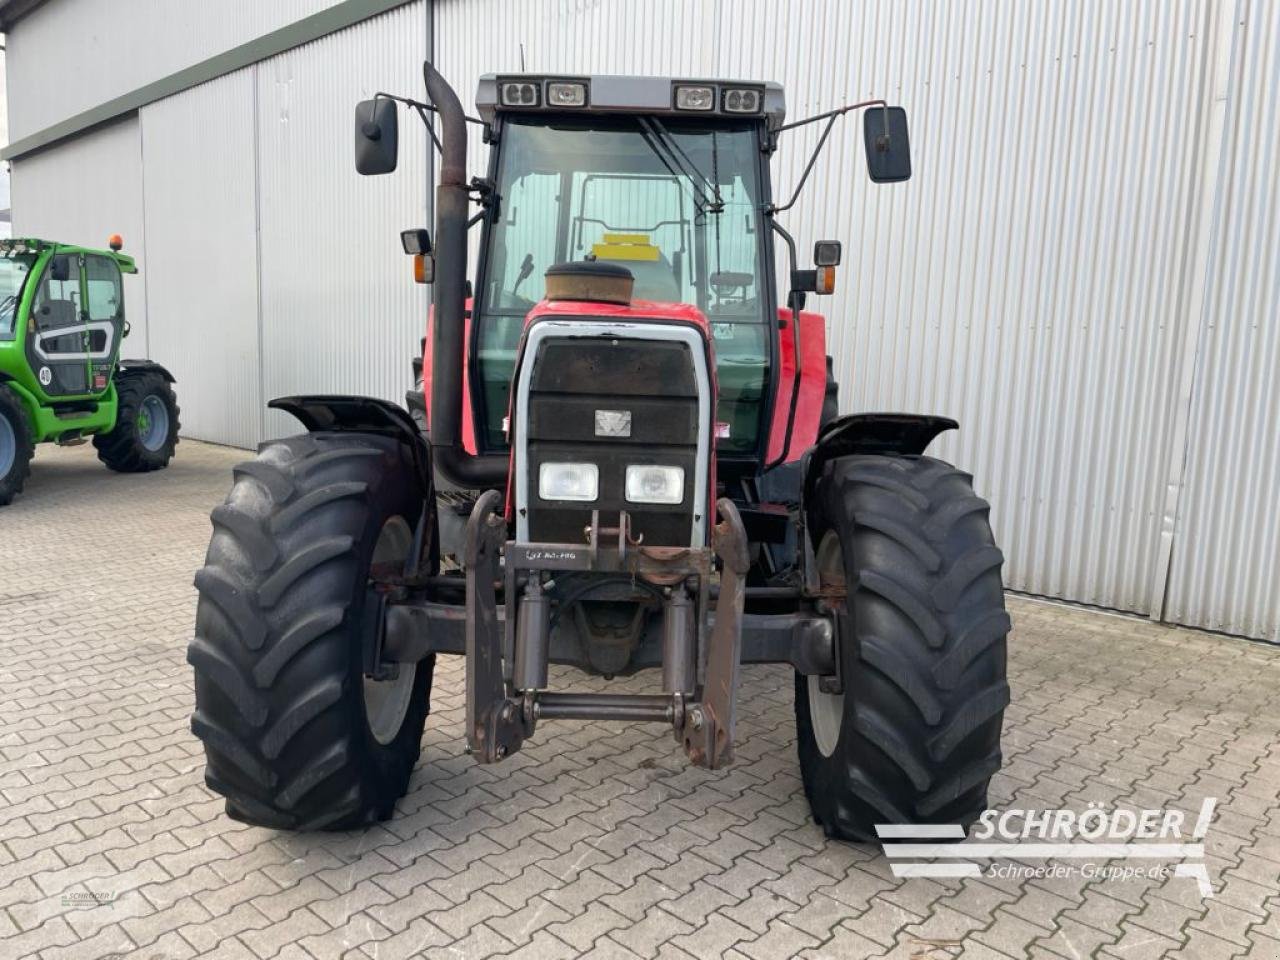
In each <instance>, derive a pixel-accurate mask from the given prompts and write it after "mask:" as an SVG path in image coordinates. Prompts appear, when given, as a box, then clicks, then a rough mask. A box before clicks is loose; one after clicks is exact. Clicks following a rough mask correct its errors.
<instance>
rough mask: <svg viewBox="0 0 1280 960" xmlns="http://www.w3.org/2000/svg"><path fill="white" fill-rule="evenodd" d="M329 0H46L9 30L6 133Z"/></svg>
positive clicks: (66, 113)
mask: <svg viewBox="0 0 1280 960" xmlns="http://www.w3.org/2000/svg"><path fill="white" fill-rule="evenodd" d="M337 2H338V0H270V2H269V3H264V2H263V0H218V2H217V3H205V2H192V0H188V2H176V0H129V2H128V3H103V2H101V0H52V2H49V3H45V4H43V5H41V6H40V7H38V8H37V9H35V10H34V11H33V12H31V13H30V14H28V15H27V16H25V17H23V18H22V19H21V20H20V21H18V23H17V24H16V25H15V26H14V28H13V30H12V32H11V33H10V35H9V38H8V40H9V42H8V50H7V54H8V67H7V73H8V78H9V137H10V139H12V140H18V139H20V138H22V137H25V136H27V135H28V134H31V133H34V132H36V131H37V130H40V129H42V128H44V127H47V126H49V125H51V124H54V123H57V122H58V121H60V120H65V119H67V118H68V117H71V116H74V115H75V114H77V113H80V112H81V111H84V110H88V109H89V108H91V107H96V106H97V105H98V104H100V103H106V102H107V101H108V100H111V99H113V98H114V97H118V96H121V95H123V94H125V93H128V92H130V91H131V90H136V89H137V88H138V87H141V86H144V85H146V84H148V83H151V82H152V81H155V80H159V79H160V78H161V77H166V76H168V75H169V74H171V73H175V72H177V71H178V70H181V69H183V68H184V67H189V66H191V65H192V64H196V63H199V62H200V61H201V60H205V59H207V58H209V57H211V56H214V55H215V54H219V53H222V52H223V51H225V50H230V49H231V48H232V47H236V46H239V45H240V44H242V43H246V42H247V41H249V40H252V39H254V38H255V37H260V36H262V35H263V34H265V33H269V32H271V31H272V30H277V29H279V28H280V27H283V26H287V25H288V24H291V23H293V22H294V21H296V20H300V19H302V18H303V17H305V16H307V15H309V14H312V13H316V12H318V11H320V10H323V9H324V8H326V7H331V6H333V5H334V4H335V3H337Z"/></svg>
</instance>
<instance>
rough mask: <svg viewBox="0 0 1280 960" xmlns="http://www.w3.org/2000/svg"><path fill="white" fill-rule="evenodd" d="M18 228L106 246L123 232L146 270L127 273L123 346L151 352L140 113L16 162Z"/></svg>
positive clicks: (21, 233)
mask: <svg viewBox="0 0 1280 960" xmlns="http://www.w3.org/2000/svg"><path fill="white" fill-rule="evenodd" d="M12 195H13V236H15V237H43V238H45V239H47V240H61V241H64V242H66V243H79V244H84V245H85V246H90V247H105V246H106V245H107V237H109V236H111V234H113V233H118V234H120V235H121V236H122V237H123V238H124V242H125V250H124V252H125V253H128V254H131V255H133V256H134V257H137V259H138V263H139V265H140V269H141V271H142V272H141V273H137V274H132V275H128V274H127V275H126V276H125V278H124V298H125V311H126V314H127V316H128V318H129V325H130V327H131V328H132V330H131V331H130V333H129V339H128V340H126V341H125V344H124V354H125V356H130V357H143V356H146V354H147V350H148V344H147V333H148V332H147V274H146V269H147V244H146V236H145V234H144V231H143V219H142V139H141V135H140V133H139V128H138V118H137V117H128V118H126V119H124V120H121V121H120V122H118V123H113V124H111V125H110V126H106V127H99V128H98V129H97V130H92V131H90V132H89V133H87V134H85V135H84V136H83V137H79V138H77V139H76V140H73V141H71V142H70V143H68V144H66V145H65V146H64V147H61V148H59V149H57V150H46V151H43V152H41V153H37V154H35V155H34V156H30V157H23V158H22V159H20V160H17V161H15V162H14V164H13V184H12Z"/></svg>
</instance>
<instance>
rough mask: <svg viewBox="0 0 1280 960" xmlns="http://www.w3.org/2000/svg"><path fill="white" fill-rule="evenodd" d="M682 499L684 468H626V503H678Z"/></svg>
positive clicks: (639, 466)
mask: <svg viewBox="0 0 1280 960" xmlns="http://www.w3.org/2000/svg"><path fill="white" fill-rule="evenodd" d="M683 499H684V467H655V466H651V465H649V464H632V465H631V466H629V467H627V502H628V503H679V502H680V501H682V500H683Z"/></svg>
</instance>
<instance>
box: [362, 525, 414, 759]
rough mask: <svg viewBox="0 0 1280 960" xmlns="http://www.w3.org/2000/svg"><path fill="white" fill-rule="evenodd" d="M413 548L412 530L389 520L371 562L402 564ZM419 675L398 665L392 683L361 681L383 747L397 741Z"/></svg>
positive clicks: (367, 710)
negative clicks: (398, 561)
mask: <svg viewBox="0 0 1280 960" xmlns="http://www.w3.org/2000/svg"><path fill="white" fill-rule="evenodd" d="M412 546H413V531H412V530H411V529H410V528H409V524H407V523H405V520H404V518H403V517H392V518H391V519H390V520H388V521H387V522H386V523H385V524H384V525H383V527H382V532H381V533H380V534H379V535H378V542H377V543H376V544H375V545H374V547H373V562H374V563H375V564H377V563H389V562H392V561H395V560H401V561H403V560H404V559H405V558H406V557H408V556H409V550H410V548H411V547H412ZM417 675H418V665H417V664H416V663H402V664H400V672H399V673H398V674H397V676H396V678H395V679H394V680H372V679H370V678H369V677H365V678H364V715H365V719H366V721H367V722H368V724H369V732H370V733H372V734H373V739H375V740H377V741H378V743H380V744H382V745H383V746H384V747H385V746H386V745H387V744H389V743H391V741H392V740H394V739H395V738H396V734H398V733H399V732H400V727H401V726H403V725H404V718H405V715H406V714H407V713H408V712H409V701H410V700H412V699H413V681H414V678H415V677H417Z"/></svg>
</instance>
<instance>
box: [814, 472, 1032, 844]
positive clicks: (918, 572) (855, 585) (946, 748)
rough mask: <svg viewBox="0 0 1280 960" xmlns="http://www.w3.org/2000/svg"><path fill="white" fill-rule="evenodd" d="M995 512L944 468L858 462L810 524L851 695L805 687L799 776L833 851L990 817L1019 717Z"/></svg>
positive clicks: (828, 488) (966, 480)
mask: <svg viewBox="0 0 1280 960" xmlns="http://www.w3.org/2000/svg"><path fill="white" fill-rule="evenodd" d="M988 510H989V508H988V505H987V503H986V501H984V500H982V499H980V498H979V497H977V496H975V495H974V493H973V487H972V478H970V477H969V476H968V475H967V474H965V473H962V472H960V471H959V470H956V469H955V468H954V467H952V466H950V465H949V464H946V463H943V462H942V461H940V460H935V459H933V458H931V457H914V456H913V457H893V456H846V457H839V458H836V459H834V460H832V461H830V462H829V463H827V464H826V465H825V466H824V469H823V473H822V475H821V477H820V478H819V480H818V484H817V487H816V496H815V503H814V509H813V514H814V516H813V519H812V523H813V534H814V542H815V544H816V551H815V553H816V558H817V563H818V569H819V575H820V576H821V578H822V579H823V581H824V583H826V584H828V585H833V586H835V585H838V584H840V583H843V584H844V585H845V586H846V588H847V591H848V594H847V597H846V600H845V603H844V605H843V607H842V608H841V609H838V610H837V614H836V616H837V631H838V635H839V638H840V644H839V646H840V651H839V652H840V658H841V661H840V667H841V673H842V679H843V692H842V693H825V692H823V691H822V689H821V685H820V683H819V681H818V679H817V678H816V677H805V676H800V675H798V674H797V676H796V685H795V698H796V699H795V704H796V728H797V741H798V749H799V754H800V769H801V774H802V777H803V780H804V787H805V793H806V794H807V795H808V797H809V803H810V806H811V808H812V810H813V815H814V818H815V819H816V820H817V822H818V823H819V824H821V825H822V827H823V828H824V830H825V831H826V832H827V834H828V835H830V836H835V837H839V838H841V839H844V840H851V841H874V840H876V839H877V835H876V829H875V828H876V825H877V824H944V823H945V824H959V825H961V826H962V827H964V828H966V829H967V828H968V827H969V825H970V824H971V823H972V822H973V821H974V820H975V819H976V818H977V817H978V816H979V815H980V814H981V813H982V811H983V810H984V809H985V808H986V804H987V786H988V783H989V782H990V780H991V777H992V775H993V774H994V773H995V772H996V771H997V770H998V769H999V768H1000V763H1001V755H1000V730H1001V725H1002V723H1003V716H1004V708H1005V706H1006V705H1007V704H1008V702H1009V687H1008V684H1007V683H1006V679H1005V675H1006V650H1005V636H1006V634H1007V633H1008V631H1009V629H1010V622H1009V617H1008V614H1007V613H1006V612H1005V608H1004V592H1003V587H1002V583H1001V579H1000V566H1001V564H1002V563H1003V557H1002V555H1001V553H1000V551H999V550H998V549H997V548H996V547H995V544H994V541H993V539H992V535H991V528H990V525H989V522H988V517H987V515H988Z"/></svg>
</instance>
